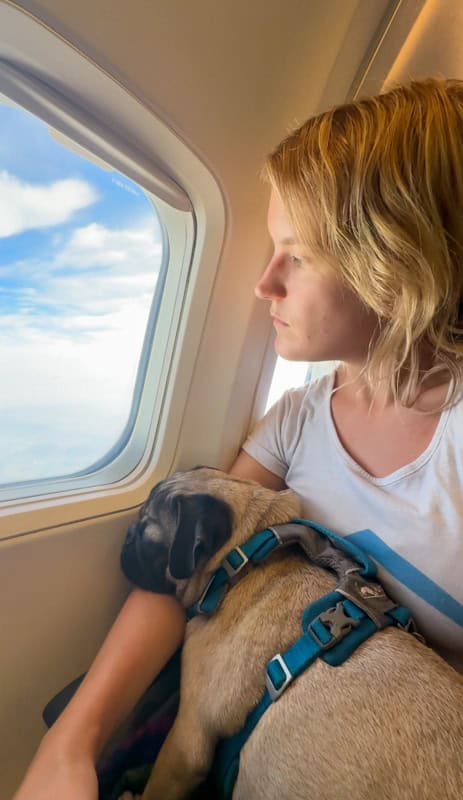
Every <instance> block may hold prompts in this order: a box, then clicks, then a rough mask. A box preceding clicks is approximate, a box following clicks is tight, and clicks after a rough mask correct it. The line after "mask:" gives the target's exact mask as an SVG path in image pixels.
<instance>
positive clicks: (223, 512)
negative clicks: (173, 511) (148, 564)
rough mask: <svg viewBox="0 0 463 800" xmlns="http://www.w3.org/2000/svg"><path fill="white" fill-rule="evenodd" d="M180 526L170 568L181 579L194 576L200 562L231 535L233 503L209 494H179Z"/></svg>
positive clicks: (173, 546) (170, 555)
mask: <svg viewBox="0 0 463 800" xmlns="http://www.w3.org/2000/svg"><path fill="white" fill-rule="evenodd" d="M175 505H176V507H177V529H176V532H175V537H174V541H173V542H172V546H171V548H170V553H169V571H170V574H171V575H172V577H173V578H176V579H178V580H181V579H184V578H190V577H191V575H192V574H193V572H194V570H195V568H196V567H197V566H198V564H199V562H200V561H204V560H208V559H209V558H211V556H213V555H214V553H216V552H217V550H219V548H220V547H222V545H224V544H225V542H226V541H227V540H228V539H229V538H230V536H231V532H232V525H233V514H232V510H231V508H230V506H229V505H228V504H227V503H225V502H224V501H223V500H218V499H217V498H216V497H213V496H212V495H209V494H194V495H177V497H176V498H175Z"/></svg>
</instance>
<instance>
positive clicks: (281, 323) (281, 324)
mask: <svg viewBox="0 0 463 800" xmlns="http://www.w3.org/2000/svg"><path fill="white" fill-rule="evenodd" d="M271 317H272V321H273V324H274V325H275V327H276V328H288V327H289V325H288V323H287V322H284V321H283V320H282V319H280V318H279V317H276V316H275V315H274V314H271Z"/></svg>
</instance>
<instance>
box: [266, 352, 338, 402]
mask: <svg viewBox="0 0 463 800" xmlns="http://www.w3.org/2000/svg"><path fill="white" fill-rule="evenodd" d="M336 363H337V362H336V361H319V362H316V363H315V362H310V363H309V362H306V361H285V359H284V358H280V357H279V356H278V358H277V360H276V363H275V369H274V372H273V377H272V383H271V384H270V389H269V393H268V397H267V404H266V406H265V411H266V412H267V411H268V409H269V408H270V407H271V406H273V404H274V403H276V401H277V400H278V399H279V398H280V397H281V395H282V394H283V392H285V391H286V390H287V389H293V388H296V387H297V386H303V384H304V383H308V382H309V381H313V380H315V379H316V378H320V377H321V376H322V375H326V374H328V373H329V372H331V371H332V370H333V369H334V367H335V366H336Z"/></svg>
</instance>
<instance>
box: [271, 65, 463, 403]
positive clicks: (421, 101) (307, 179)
mask: <svg viewBox="0 0 463 800" xmlns="http://www.w3.org/2000/svg"><path fill="white" fill-rule="evenodd" d="M264 175H265V176H266V177H267V178H268V179H269V181H270V183H271V185H273V186H274V188H275V189H276V190H277V192H278V193H279V195H280V197H281V199H282V201H283V203H284V205H285V208H286V210H287V213H288V216H289V219H290V221H291V223H292V225H293V227H294V229H295V231H296V234H297V236H298V237H299V238H300V240H301V241H302V242H303V243H304V244H305V245H306V246H307V247H308V248H309V249H310V250H311V251H312V252H315V253H317V254H318V255H321V256H322V257H323V258H325V259H327V260H328V261H329V262H330V263H331V264H333V265H334V266H335V268H336V269H337V270H339V273H340V276H341V279H342V280H343V281H344V282H345V284H346V285H347V286H348V287H350V288H351V289H352V290H353V291H354V292H355V293H356V294H357V295H358V297H359V298H360V299H361V300H362V301H363V303H364V304H365V306H367V307H369V308H370V309H373V310H374V312H375V313H376V314H377V316H378V323H379V324H378V336H377V337H376V338H375V340H374V342H373V343H372V346H371V348H370V353H369V356H368V359H367V363H366V365H365V367H364V370H363V373H364V375H365V377H366V380H367V383H368V385H369V386H370V387H371V388H372V389H373V390H374V388H375V387H378V385H379V383H380V382H381V385H382V386H384V385H385V382H386V385H387V387H388V388H389V389H390V390H391V391H392V393H393V396H394V397H395V398H396V399H397V400H398V401H399V402H400V403H401V404H402V405H405V406H411V405H413V403H414V402H415V400H416V398H417V396H418V395H419V393H420V390H421V389H422V388H424V387H425V386H426V382H427V381H428V380H429V377H430V376H431V375H435V374H439V377H438V378H437V382H439V381H442V382H443V381H446V380H449V379H450V382H451V391H450V394H449V396H448V398H447V402H446V403H445V406H448V405H451V404H452V403H454V402H455V401H456V399H457V396H458V395H459V394H460V392H461V390H462V387H463V360H462V355H463V302H462V297H463V81H457V80H440V79H434V78H429V79H426V80H422V81H414V82H412V83H410V84H409V85H404V86H398V87H396V88H393V89H392V90H390V91H387V92H385V93H384V94H381V95H378V96H377V97H368V98H365V99H361V100H359V101H356V102H353V103H350V104H347V105H343V106H339V107H336V108H334V109H332V110H330V111H327V112H325V113H323V114H320V115H319V116H316V117H314V118H312V119H309V120H308V121H307V122H305V123H304V124H303V125H301V126H300V127H299V128H298V129H297V130H296V131H294V132H293V133H291V134H290V135H289V136H288V137H287V138H286V139H285V140H284V141H283V142H281V144H279V145H278V147H277V148H276V149H275V150H274V152H273V153H271V154H270V156H269V157H268V158H267V161H266V163H265V166H264ZM434 380H436V379H434Z"/></svg>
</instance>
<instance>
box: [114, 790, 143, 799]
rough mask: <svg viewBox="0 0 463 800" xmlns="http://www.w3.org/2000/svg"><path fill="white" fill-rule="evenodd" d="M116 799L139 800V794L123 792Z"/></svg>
mask: <svg viewBox="0 0 463 800" xmlns="http://www.w3.org/2000/svg"><path fill="white" fill-rule="evenodd" d="M118 800H141V794H132V792H124V794H121V795H120V797H119V798H118Z"/></svg>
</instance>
